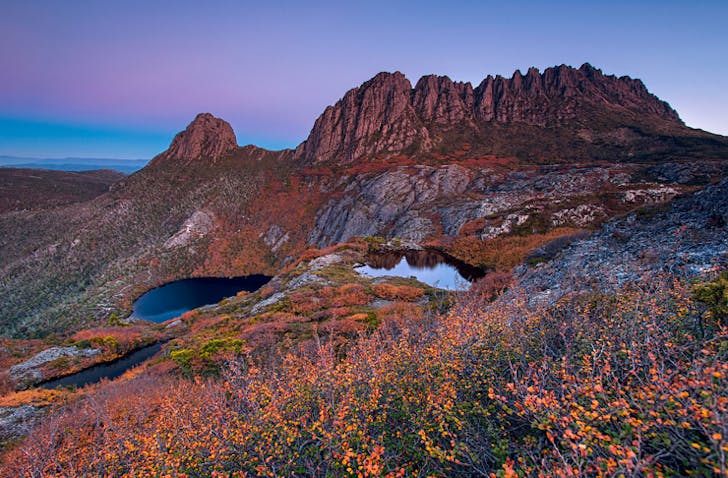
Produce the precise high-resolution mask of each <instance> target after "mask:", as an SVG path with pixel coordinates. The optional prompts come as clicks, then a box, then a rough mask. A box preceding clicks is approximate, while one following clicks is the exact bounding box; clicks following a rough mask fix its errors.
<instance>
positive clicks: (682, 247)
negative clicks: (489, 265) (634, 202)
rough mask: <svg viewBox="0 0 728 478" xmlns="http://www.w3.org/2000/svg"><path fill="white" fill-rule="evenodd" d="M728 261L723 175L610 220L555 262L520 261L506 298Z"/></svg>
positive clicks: (705, 268)
mask: <svg viewBox="0 0 728 478" xmlns="http://www.w3.org/2000/svg"><path fill="white" fill-rule="evenodd" d="M726 265H728V180H723V181H722V182H721V183H719V184H717V185H713V186H709V187H707V188H706V189H704V190H702V191H698V192H697V193H695V194H692V195H690V196H687V197H682V198H677V199H675V200H673V201H672V203H670V205H669V206H668V207H663V208H658V209H654V210H652V211H649V210H648V211H646V212H642V213H638V214H630V215H628V216H626V217H624V218H621V219H617V220H614V221H611V222H609V223H607V224H605V225H604V227H603V228H602V229H601V230H600V231H598V232H597V233H595V234H593V235H592V236H590V237H588V238H586V239H583V240H581V241H578V242H575V243H573V244H572V245H571V246H569V247H568V248H566V249H564V250H563V251H562V252H561V253H560V254H559V255H558V256H557V257H556V258H555V259H554V260H552V261H551V262H548V263H545V264H539V265H537V266H535V267H527V266H521V267H519V268H518V269H517V271H516V272H517V282H516V285H515V286H514V287H513V289H512V291H511V292H508V293H506V294H505V295H504V296H503V297H502V298H501V300H502V301H509V300H512V299H513V298H514V297H516V296H517V295H518V294H524V295H521V297H529V302H530V304H531V305H532V306H534V307H535V306H540V305H544V304H545V305H550V304H553V303H555V302H556V301H558V300H559V299H561V298H562V297H565V296H568V295H570V294H574V293H582V292H589V291H599V292H602V293H603V292H607V291H613V290H616V289H618V288H620V287H622V286H624V285H627V284H630V283H637V284H640V283H641V282H640V281H642V278H643V277H646V276H651V277H655V276H656V275H659V274H660V273H662V272H668V273H670V274H672V275H678V276H682V277H686V278H691V277H695V276H699V275H703V274H706V273H710V272H712V271H716V270H720V269H721V268H723V267H726ZM641 285H642V286H649V284H641Z"/></svg>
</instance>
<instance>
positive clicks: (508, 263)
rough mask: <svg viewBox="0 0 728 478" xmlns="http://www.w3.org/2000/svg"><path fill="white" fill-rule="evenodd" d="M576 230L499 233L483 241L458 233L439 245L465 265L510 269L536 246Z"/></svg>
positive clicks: (519, 262) (576, 230) (559, 229)
mask: <svg viewBox="0 0 728 478" xmlns="http://www.w3.org/2000/svg"><path fill="white" fill-rule="evenodd" d="M578 232H580V230H579V229H573V228H569V227H559V228H555V229H553V230H551V231H548V232H545V233H539V234H529V235H527V236H500V237H495V238H493V239H485V240H481V239H479V238H478V237H475V236H461V237H457V238H455V239H453V240H452V241H450V242H449V243H447V244H444V245H442V246H440V247H442V248H443V249H445V251H446V252H447V253H448V254H450V255H452V256H453V257H455V258H457V259H459V260H461V261H463V262H465V263H467V264H471V265H475V266H478V267H481V268H483V269H491V270H496V271H510V270H511V269H513V268H514V267H515V266H517V265H519V264H521V263H522V262H523V260H524V258H526V256H527V255H528V254H529V253H530V252H532V251H533V250H535V249H536V248H538V247H539V246H541V245H543V244H546V243H548V242H550V241H553V240H555V239H557V238H560V237H564V236H570V235H573V234H576V233H578Z"/></svg>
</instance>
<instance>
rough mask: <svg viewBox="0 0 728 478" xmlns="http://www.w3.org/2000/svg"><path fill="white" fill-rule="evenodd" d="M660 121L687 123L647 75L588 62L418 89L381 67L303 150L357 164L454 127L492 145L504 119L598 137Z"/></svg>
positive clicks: (321, 121)
mask: <svg viewBox="0 0 728 478" xmlns="http://www.w3.org/2000/svg"><path fill="white" fill-rule="evenodd" d="M654 123H657V124H659V125H665V126H668V127H677V128H682V127H684V124H683V123H682V121H681V120H680V118H679V116H678V114H677V113H676V112H675V110H673V109H672V108H671V107H670V105H668V104H667V103H666V102H664V101H661V100H660V99H658V98H657V97H656V96H654V95H652V94H651V93H649V92H648V91H647V88H646V87H645V86H644V84H643V83H642V82H641V81H640V80H635V79H631V78H629V77H626V76H625V77H620V78H617V77H615V76H610V75H604V74H603V73H602V72H601V71H600V70H598V69H596V68H594V67H592V66H591V65H589V64H584V65H583V66H582V67H581V68H579V69H575V68H571V67H568V66H565V65H562V66H558V67H553V68H548V69H547V70H546V71H544V72H543V73H539V71H538V70H537V69H536V68H530V69H529V70H528V72H527V73H526V75H522V74H521V72H520V71H516V72H515V73H514V74H513V76H512V77H511V78H503V77H501V76H496V77H495V78H494V77H492V76H488V77H487V78H486V79H484V80H483V81H482V82H481V83H480V85H478V86H477V87H476V88H473V86H472V85H471V84H470V83H461V82H454V81H452V80H450V78H448V77H447V76H435V75H430V76H424V77H422V78H420V80H419V81H418V82H417V84H416V85H415V87H414V88H412V86H411V84H410V82H409V81H408V80H407V79H406V78H405V77H404V75H402V74H401V73H399V72H396V73H380V74H378V75H377V76H375V77H374V78H373V79H371V80H369V81H368V82H366V83H364V84H363V85H362V86H360V87H358V88H354V89H352V90H350V91H349V92H348V93H346V95H344V97H343V98H342V99H341V100H340V101H339V102H338V103H336V105H334V106H330V107H328V108H327V109H326V111H324V113H323V114H322V115H321V116H320V117H319V118H318V120H316V123H315V124H314V127H313V129H312V130H311V134H310V136H309V137H308V139H307V140H306V141H305V142H304V143H302V144H301V145H300V146H299V147H298V149H297V151H296V153H297V156H298V157H299V158H300V159H302V160H303V161H305V162H327V161H332V160H335V161H338V162H343V163H350V162H353V161H356V160H358V159H360V158H365V157H371V156H374V155H385V156H386V155H394V154H400V153H405V154H407V153H427V152H430V151H434V150H438V149H442V147H443V145H446V144H447V143H448V140H449V139H450V138H449V137H448V133H449V132H450V131H453V130H458V133H459V134H460V135H461V136H462V135H465V136H466V137H467V138H468V139H469V140H475V141H476V142H477V140H478V139H480V140H484V141H482V142H483V143H484V144H486V145H487V144H488V143H492V141H493V139H492V136H493V134H494V133H493V131H492V129H493V127H499V126H505V127H507V126H509V125H515V126H525V127H538V128H567V129H569V128H571V131H572V132H573V134H574V135H576V134H577V132H578V130H580V129H586V130H587V131H591V132H595V133H596V134H597V136H598V135H599V134H600V133H601V134H604V133H605V132H607V133H608V132H610V131H611V130H613V129H616V127H617V126H620V125H621V126H623V125H625V124H638V125H639V124H643V125H650V124H654ZM508 133H509V132H508V131H505V132H504V131H502V130H500V131H499V134H501V135H505V136H507V135H508ZM514 133H515V134H522V133H523V131H522V130H519V131H514ZM581 134H582V135H584V132H583V131H582V132H581ZM622 135H624V133H622ZM489 136H490V137H491V138H488V137H489ZM593 136H594V133H591V134H590V137H593ZM490 152H492V153H496V154H498V153H500V151H499V150H497V149H494V150H493V151H490Z"/></svg>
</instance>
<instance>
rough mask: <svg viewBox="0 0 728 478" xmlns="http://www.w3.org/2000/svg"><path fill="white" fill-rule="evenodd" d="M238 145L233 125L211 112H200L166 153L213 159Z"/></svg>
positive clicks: (168, 154)
mask: <svg viewBox="0 0 728 478" xmlns="http://www.w3.org/2000/svg"><path fill="white" fill-rule="evenodd" d="M237 147H238V142H237V139H236V138H235V132H234V131H233V128H232V126H230V124H229V123H228V122H227V121H225V120H222V119H220V118H216V117H215V116H213V115H211V114H210V113H200V114H198V115H197V116H196V117H195V119H194V120H193V121H192V123H190V124H189V126H187V128H186V129H185V130H184V131H182V132H180V133H178V134H177V136H175V137H174V140H173V141H172V144H171V146H170V147H169V149H168V150H167V151H166V152H165V153H164V154H165V156H166V157H167V158H170V159H184V160H193V159H200V158H204V159H211V160H213V161H214V160H215V159H217V158H219V157H220V156H221V155H223V154H224V153H226V152H228V151H230V150H232V149H235V148H237Z"/></svg>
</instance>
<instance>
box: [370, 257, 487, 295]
mask: <svg viewBox="0 0 728 478" xmlns="http://www.w3.org/2000/svg"><path fill="white" fill-rule="evenodd" d="M357 271H358V272H359V273H360V274H364V275H367V276H370V277H385V276H395V277H406V278H409V277H414V278H416V279H417V280H418V281H420V282H423V283H425V284H428V285H430V286H432V287H438V288H440V289H448V290H462V289H466V288H467V287H468V286H469V285H470V284H469V283H470V282H471V281H473V280H475V279H477V278H480V277H483V271H482V270H480V269H478V268H476V267H472V266H469V265H467V264H465V263H463V262H460V261H456V260H454V259H452V258H450V257H447V256H445V255H443V254H441V253H439V252H437V251H432V250H424V251H407V252H404V253H402V252H386V253H380V254H372V255H370V256H369V257H367V259H366V261H365V265H364V266H361V267H359V268H357Z"/></svg>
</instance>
